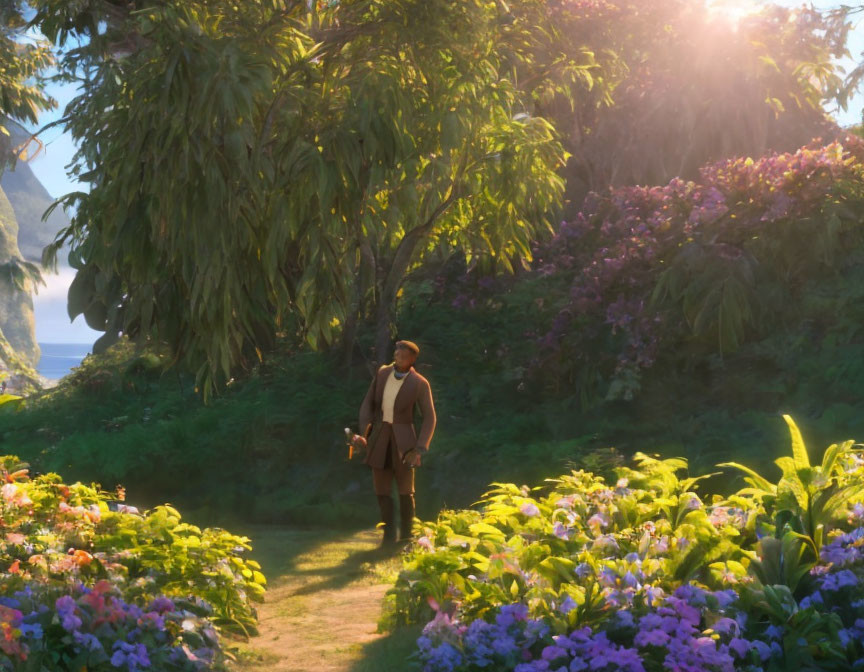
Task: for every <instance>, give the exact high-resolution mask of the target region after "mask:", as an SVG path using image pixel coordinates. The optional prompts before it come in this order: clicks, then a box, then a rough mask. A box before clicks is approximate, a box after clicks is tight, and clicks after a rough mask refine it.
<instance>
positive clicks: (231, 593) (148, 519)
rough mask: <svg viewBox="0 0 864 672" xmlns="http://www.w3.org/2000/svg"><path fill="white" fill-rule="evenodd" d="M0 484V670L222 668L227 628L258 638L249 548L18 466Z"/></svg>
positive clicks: (256, 588)
mask: <svg viewBox="0 0 864 672" xmlns="http://www.w3.org/2000/svg"><path fill="white" fill-rule="evenodd" d="M0 479H2V483H3V485H2V486H0V652H2V653H3V654H5V656H3V657H0V669H4V670H15V671H18V670H21V671H23V670H30V669H33V670H38V669H43V668H47V669H59V670H74V671H75V672H79V671H80V670H81V669H83V668H86V669H87V670H90V671H94V670H95V671H98V670H103V669H104V670H117V669H127V670H129V672H135V671H136V670H139V669H144V668H147V669H159V670H202V669H218V668H221V667H223V666H224V663H225V661H226V659H227V657H228V656H227V654H226V653H225V652H224V651H223V649H222V647H221V646H220V640H219V632H220V630H223V629H229V630H232V631H235V632H241V633H245V634H249V633H252V632H254V631H255V623H256V613H255V609H254V607H253V606H252V602H253V601H255V600H260V599H261V597H262V596H263V593H264V584H265V579H264V576H263V575H262V574H261V572H260V566H259V565H258V564H257V563H256V562H254V561H253V560H249V559H245V558H244V557H243V555H244V553H245V552H246V551H248V550H250V548H251V547H250V545H249V540H248V539H247V538H245V537H239V536H235V535H232V534H230V533H228V532H225V531H224V530H219V529H204V530H202V529H200V528H198V527H195V526H194V525H189V524H187V523H184V522H182V520H181V517H180V514H179V513H178V512H177V511H176V510H174V509H173V508H172V507H170V506H161V507H156V508H155V509H153V510H151V511H146V512H143V513H142V512H139V511H138V510H137V509H136V508H135V507H131V506H128V505H126V504H123V503H122V502H120V501H118V499H117V498H118V495H115V494H113V493H107V492H103V491H100V490H99V489H98V488H97V487H94V486H85V485H82V484H80V483H76V484H74V485H66V484H64V483H62V481H61V479H60V478H59V477H58V476H57V475H56V474H47V475H44V476H39V477H37V478H34V479H31V478H29V476H28V472H27V469H26V466H25V465H21V464H19V463H18V460H17V458H15V457H0ZM119 497H121V498H122V494H121V495H119Z"/></svg>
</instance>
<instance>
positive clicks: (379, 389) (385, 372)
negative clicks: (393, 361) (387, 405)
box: [375, 365, 393, 409]
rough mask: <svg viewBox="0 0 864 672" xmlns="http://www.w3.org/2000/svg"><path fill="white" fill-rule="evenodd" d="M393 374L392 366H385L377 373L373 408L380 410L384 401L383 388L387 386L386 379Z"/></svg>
mask: <svg viewBox="0 0 864 672" xmlns="http://www.w3.org/2000/svg"><path fill="white" fill-rule="evenodd" d="M392 374H393V366H392V365H391V366H387V367H384V368H383V369H381V370H380V371H378V373H377V374H376V375H377V376H378V380H377V381H376V384H375V408H378V409H380V408H381V404H382V403H383V401H384V386H385V385H386V384H387V378H388V377H389V376H391V375H392Z"/></svg>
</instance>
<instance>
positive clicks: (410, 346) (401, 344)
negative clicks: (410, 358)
mask: <svg viewBox="0 0 864 672" xmlns="http://www.w3.org/2000/svg"><path fill="white" fill-rule="evenodd" d="M396 348H397V349H400V348H404V349H405V350H410V351H411V352H413V353H414V355H415V356H416V355H419V354H420V348H418V347H417V344H416V343H414V342H413V341H396Z"/></svg>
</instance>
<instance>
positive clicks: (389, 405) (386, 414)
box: [381, 369, 408, 424]
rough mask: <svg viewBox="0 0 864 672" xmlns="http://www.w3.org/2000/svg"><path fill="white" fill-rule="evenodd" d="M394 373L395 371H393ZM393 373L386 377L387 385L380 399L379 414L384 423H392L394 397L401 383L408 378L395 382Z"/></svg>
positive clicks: (404, 377) (403, 377) (400, 387)
mask: <svg viewBox="0 0 864 672" xmlns="http://www.w3.org/2000/svg"><path fill="white" fill-rule="evenodd" d="M393 371H394V373H395V371H396V370H395V369H394V370H393ZM394 373H391V374H390V375H389V376H387V383H386V384H385V385H384V396H383V398H382V399H381V413H382V415H383V417H382V420H383V421H384V422H389V423H391V424H392V423H393V404H395V403H396V395H397V394H399V390H400V389H402V383H404V382H405V379H406V378H407V377H408V376H402V379H401V380H397V379H396V376H395V375H394Z"/></svg>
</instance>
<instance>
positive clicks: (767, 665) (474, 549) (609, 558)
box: [390, 416, 864, 672]
mask: <svg viewBox="0 0 864 672" xmlns="http://www.w3.org/2000/svg"><path fill="white" fill-rule="evenodd" d="M786 419H787V422H788V423H789V427H790V431H791V434H792V439H793V456H792V457H784V458H780V459H779V460H777V464H778V466H779V467H780V468H781V470H782V472H783V477H782V478H781V479H780V481H779V482H778V483H776V484H774V483H770V482H769V481H768V480H767V479H765V478H763V477H762V476H760V475H758V474H756V473H755V472H752V471H751V470H749V469H747V468H746V467H743V466H741V465H735V464H726V465H721V466H726V467H733V468H737V469H739V470H741V471H743V472H744V476H745V480H746V481H747V484H748V487H746V488H744V489H742V490H739V491H738V492H735V493H734V494H732V495H730V496H728V497H721V496H719V495H715V496H713V497H711V498H707V497H706V498H705V500H704V501H703V499H702V498H700V496H699V495H698V494H697V492H698V489H699V485H700V484H701V481H702V480H703V479H705V478H707V476H703V477H697V478H684V477H681V476H680V472H681V471H682V470H684V469H685V467H686V463H684V462H683V461H682V460H658V459H654V458H650V457H648V456H645V455H637V466H636V468H634V469H628V468H625V469H619V470H617V472H618V474H617V476H618V480H617V482H616V483H615V484H614V485H610V484H607V483H606V482H605V481H604V479H602V478H600V477H597V476H595V475H593V474H589V473H585V472H581V471H580V472H573V473H571V474H570V475H567V476H563V477H561V478H560V479H557V480H555V481H553V482H552V484H551V487H547V488H546V489H545V493H543V492H538V491H539V490H541V489H539V488H538V489H535V490H533V491H532V490H529V489H528V488H518V487H516V486H515V485H508V484H496V487H495V489H494V490H492V491H491V492H489V493H488V494H487V495H486V496H485V497H484V499H483V500H482V502H481V507H480V508H479V510H466V511H447V512H443V513H442V514H441V516H440V517H439V519H438V521H437V522H435V523H431V524H430V523H425V524H424V525H423V532H424V534H423V535H422V536H421V537H420V538H419V539H418V541H417V543H416V544H415V547H414V548H413V549H412V551H411V552H410V554H409V555H408V556H407V558H406V564H405V568H404V570H403V572H402V573H401V575H400V577H399V579H398V581H397V584H396V586H395V588H394V589H393V590H392V591H391V595H390V599H391V600H392V602H391V606H392V609H393V612H392V616H393V618H394V619H395V621H396V622H397V623H400V622H401V623H404V622H412V621H421V622H422V621H423V620H428V619H429V618H430V617H433V616H434V618H432V620H431V621H430V622H429V623H428V625H427V626H426V628H425V629H424V632H423V636H422V637H421V638H420V640H419V641H418V646H419V657H420V659H421V660H422V661H423V663H424V665H425V670H426V671H427V672H444V671H445V670H446V671H448V672H457V671H459V672H463V671H464V672H468V671H469V670H470V671H474V670H496V672H498V671H505V670H513V671H515V672H546V671H547V670H548V671H552V672H568V671H570V672H573V671H577V670H589V669H590V670H630V671H631V672H637V671H643V670H645V671H651V670H693V671H697V670H699V671H702V670H762V669H766V670H775V669H776V670H780V669H805V668H806V669H825V670H829V669H838V670H839V669H843V670H848V669H859V668H861V669H864V580H862V579H864V459H862V455H861V451H860V450H859V449H858V447H856V446H855V445H854V444H853V442H851V441H848V442H845V443H843V444H835V445H833V446H831V447H829V448H828V449H827V450H826V451H825V455H824V457H823V460H822V463H821V464H818V465H811V464H810V462H809V458H808V455H807V451H806V449H805V447H804V444H803V441H802V439H801V435H800V433H799V432H798V429H797V427H796V426H795V424H794V423H793V422H792V420H791V418H788V416H787V418H786Z"/></svg>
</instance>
